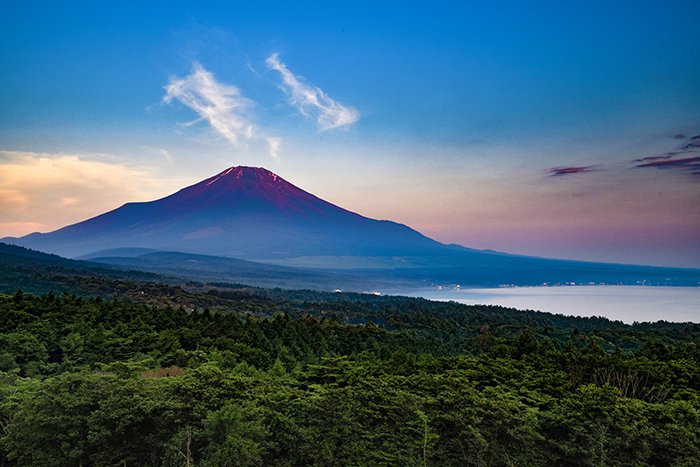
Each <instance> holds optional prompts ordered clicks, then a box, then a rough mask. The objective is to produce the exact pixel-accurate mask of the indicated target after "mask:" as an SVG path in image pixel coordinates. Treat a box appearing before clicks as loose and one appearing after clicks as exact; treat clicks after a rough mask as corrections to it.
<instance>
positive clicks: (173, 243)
mask: <svg viewBox="0 0 700 467" xmlns="http://www.w3.org/2000/svg"><path fill="white" fill-rule="evenodd" d="M3 241H5V242H7V243H13V244H16V245H21V246H25V247H29V248H34V249H37V250H40V251H45V252H48V253H55V254H59V255H62V256H67V257H77V256H81V255H85V254H89V253H91V252H93V251H96V250H101V249H105V248H153V249H158V250H171V251H182V252H188V253H198V254H208V255H217V256H229V257H237V258H246V259H270V258H284V257H294V256H304V255H338V256H342V255H401V254H415V253H426V252H431V251H438V250H441V249H442V248H444V245H442V244H441V243H438V242H436V241H434V240H432V239H430V238H428V237H426V236H424V235H422V234H420V233H419V232H416V231H415V230H413V229H411V228H409V227H407V226H405V225H403V224H398V223H395V222H391V221H380V220H375V219H370V218H367V217H364V216H361V215H359V214H356V213H353V212H351V211H348V210H346V209H343V208H340V207H338V206H335V205H333V204H331V203H329V202H327V201H324V200H322V199H320V198H318V197H316V196H314V195H312V194H310V193H308V192H306V191H304V190H302V189H300V188H298V187H296V186H294V185H293V184H291V183H289V182H287V181H286V180H284V179H283V178H281V177H279V176H278V175H276V174H274V173H272V172H270V171H269V170H266V169H264V168H259V167H244V166H239V167H230V168H228V169H226V170H224V171H222V172H221V173H219V174H217V175H215V176H213V177H210V178H207V179H206V180H203V181H201V182H199V183H197V184H194V185H192V186H189V187H186V188H183V189H182V190H180V191H178V192H176V193H174V194H172V195H170V196H167V197H165V198H162V199H159V200H155V201H150V202H143V203H127V204H125V205H123V206H121V207H119V208H117V209H115V210H113V211H109V212H107V213H104V214H102V215H99V216H96V217H93V218H91V219H88V220H86V221H83V222H79V223H77V224H73V225H69V226H67V227H63V228H61V229H58V230H56V231H53V232H49V233H33V234H29V235H27V236H24V237H21V238H6V239H3Z"/></svg>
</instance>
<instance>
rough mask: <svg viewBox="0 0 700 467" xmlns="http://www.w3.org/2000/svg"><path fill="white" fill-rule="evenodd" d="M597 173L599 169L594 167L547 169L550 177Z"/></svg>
mask: <svg viewBox="0 0 700 467" xmlns="http://www.w3.org/2000/svg"><path fill="white" fill-rule="evenodd" d="M596 171H597V169H596V166H594V165H584V166H569V167H552V168H551V169H547V173H548V174H549V176H550V177H563V176H565V175H577V174H585V173H589V172H596Z"/></svg>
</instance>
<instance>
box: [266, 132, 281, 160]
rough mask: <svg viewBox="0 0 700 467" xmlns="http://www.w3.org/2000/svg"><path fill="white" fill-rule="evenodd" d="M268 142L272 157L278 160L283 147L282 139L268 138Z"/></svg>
mask: <svg viewBox="0 0 700 467" xmlns="http://www.w3.org/2000/svg"><path fill="white" fill-rule="evenodd" d="M265 140H266V141H267V148H268V151H269V153H270V156H271V157H274V158H275V159H277V155H278V154H279V150H280V146H282V138H275V137H272V136H268V137H267V138H265Z"/></svg>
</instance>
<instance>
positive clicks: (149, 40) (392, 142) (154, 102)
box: [0, 1, 700, 267]
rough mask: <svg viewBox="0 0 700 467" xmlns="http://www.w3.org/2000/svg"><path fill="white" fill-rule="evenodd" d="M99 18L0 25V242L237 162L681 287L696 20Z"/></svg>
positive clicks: (83, 11)
mask: <svg viewBox="0 0 700 467" xmlns="http://www.w3.org/2000/svg"><path fill="white" fill-rule="evenodd" d="M96 3H98V2H69V3H68V4H63V5H57V4H56V5H54V4H51V3H49V2H25V1H23V2H4V3H3V4H2V5H1V6H0V67H1V69H2V70H3V72H2V74H0V109H1V110H0V151H1V152H0V182H1V184H0V187H2V188H0V203H2V204H0V235H5V234H7V235H16V234H24V233H28V232H30V231H33V230H40V231H46V230H51V229H54V228H57V227H60V226H62V225H64V224H66V223H70V222H76V221H79V220H82V219H84V218H85V217H88V216H91V215H95V214H98V213H100V212H102V211H104V210H107V209H110V208H113V207H116V206H118V205H120V204H123V203H124V202H127V201H133V200H136V199H138V200H146V199H153V198H154V197H158V196H160V195H164V194H167V193H169V192H171V191H174V190H175V189H178V188H179V187H181V186H183V185H185V184H188V183H194V182H196V181H198V180H200V179H203V178H205V177H207V176H210V175H212V174H213V173H216V172H218V171H220V170H222V169H224V168H226V167H227V166H230V165H239V164H242V165H256V166H265V167H267V168H269V169H270V170H273V171H275V172H277V173H279V174H280V175H281V176H283V177H284V178H286V179H288V180H289V181H291V182H293V183H295V184H297V185H299V186H301V187H303V188H305V189H307V190H308V191H311V192H313V193H314V194H317V195H319V196H321V197H323V198H325V199H328V200H329V201H331V202H334V203H336V204H340V205H342V206H344V207H347V208H349V209H352V210H355V211H357V212H360V213H362V214H365V215H369V216H372V217H378V218H389V219H393V220H397V221H400V222H404V223H407V224H409V225H411V226H413V227H415V228H417V229H419V230H421V231H422V232H425V233H426V234H429V235H431V236H433V237H435V238H437V239H438V240H441V241H445V242H454V243H461V244H464V245H466V246H472V247H476V248H493V249H499V250H503V251H512V252H518V253H526V254H536V255H543V256H556V257H564V258H581V259H593V260H611V261H620V262H631V263H644V264H668V265H679V266H695V267H700V240H699V239H700V209H698V204H699V203H698V202H699V201H700V175H698V174H697V172H698V171H699V170H700V169H699V168H698V165H699V164H698V162H697V161H698V159H696V158H697V157H698V156H699V155H700V154H699V152H698V148H697V147H696V145H695V143H696V142H698V140H693V139H692V138H693V136H696V135H699V134H700V61H698V60H697V57H698V56H700V54H699V52H700V50H698V49H699V48H700V47H699V46H698V44H700V29H698V27H697V24H698V20H700V4H698V3H697V2H669V3H665V4H661V2H614V3H615V4H614V5H610V4H606V3H604V2H580V3H577V4H572V3H570V2H538V3H528V4H527V5H525V4H516V3H512V2H483V3H471V2H382V5H381V6H377V5H376V4H373V3H371V2H340V3H337V4H335V5H329V3H331V2H316V3H313V2H256V3H255V4H243V3H240V4H234V3H233V2H221V3H218V4H217V3H209V4H208V5H205V6H202V5H198V4H196V3H194V2H151V3H149V4H148V6H143V5H142V4H141V3H140V2H113V3H109V4H107V3H105V4H103V5H97V4H96ZM273 57H274V59H273ZM285 79H286V81H285ZM207 90H208V91H207ZM207 92H209V94H207ZM212 93H213V94H212ZM212 96H213V97H212ZM212 99H213V100H212ZM207 112H208V113H207ZM212 112H213V113H212ZM203 115H204V116H203ZM669 153H670V154H669ZM645 158H646V159H645ZM32 174H34V175H35V177H33V176H32ZM37 174H41V175H40V177H36V175H37Z"/></svg>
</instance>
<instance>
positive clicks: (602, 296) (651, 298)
mask: <svg viewBox="0 0 700 467" xmlns="http://www.w3.org/2000/svg"><path fill="white" fill-rule="evenodd" d="M400 295H406V296H410V297H423V298H427V299H430V300H454V301H456V302H460V303H465V304H468V305H474V304H485V305H501V306H507V307H512V308H518V309H520V310H528V309H529V310H540V311H548V312H550V313H558V314H563V315H573V316H605V317H606V318H609V319H614V320H620V321H624V322H625V323H632V322H634V321H659V320H666V321H675V322H687V321H691V322H694V323H700V287H641V286H614V285H600V286H598V285H593V286H562V287H513V288H500V289H453V288H449V289H442V290H438V289H437V288H431V289H419V290H414V291H410V292H408V293H407V292H401V293H400Z"/></svg>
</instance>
